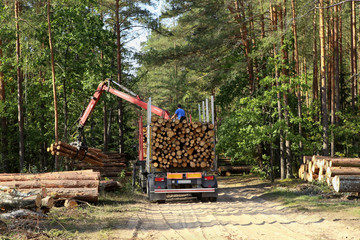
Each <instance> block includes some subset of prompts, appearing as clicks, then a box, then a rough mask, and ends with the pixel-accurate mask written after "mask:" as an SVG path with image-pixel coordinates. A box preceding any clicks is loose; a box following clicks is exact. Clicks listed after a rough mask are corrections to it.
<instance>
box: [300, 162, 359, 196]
mask: <svg viewBox="0 0 360 240" xmlns="http://www.w3.org/2000/svg"><path fill="white" fill-rule="evenodd" d="M298 174H299V178H300V179H302V180H306V181H309V182H312V181H320V182H326V183H327V184H328V185H329V186H333V188H334V190H335V191H336V192H360V158H345V157H327V156H312V157H311V156H304V158H303V164H301V166H300V168H299V172H298Z"/></svg>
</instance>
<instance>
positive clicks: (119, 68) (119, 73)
mask: <svg viewBox="0 0 360 240" xmlns="http://www.w3.org/2000/svg"><path fill="white" fill-rule="evenodd" d="M115 14H116V16H115V20H116V45H117V51H116V54H117V56H116V58H117V80H118V83H119V84H122V66H121V42H120V38H121V36H120V34H121V32H120V20H119V0H116V9H115ZM123 115H124V108H123V104H122V99H119V101H118V124H119V153H123V152H124V136H123V135H124V133H123V128H124V126H123V118H124V116H123Z"/></svg>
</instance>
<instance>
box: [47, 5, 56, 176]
mask: <svg viewBox="0 0 360 240" xmlns="http://www.w3.org/2000/svg"><path fill="white" fill-rule="evenodd" d="M47 20H48V34H49V47H50V55H51V75H52V85H53V96H54V119H55V142H58V141H59V133H58V129H59V126H58V122H59V121H58V108H57V97H56V82H55V61H54V49H53V44H52V38H51V20H50V0H48V2H47ZM58 159H59V158H58V157H57V156H55V170H57V169H58V168H59V161H58Z"/></svg>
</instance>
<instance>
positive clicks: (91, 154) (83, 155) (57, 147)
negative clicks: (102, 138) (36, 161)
mask: <svg viewBox="0 0 360 240" xmlns="http://www.w3.org/2000/svg"><path fill="white" fill-rule="evenodd" d="M47 151H48V152H50V153H51V155H57V156H62V157H66V158H70V159H76V160H79V161H84V162H87V163H89V164H91V165H95V166H100V167H102V166H104V163H103V161H102V159H104V158H106V157H107V155H105V154H103V153H102V152H101V150H100V151H99V149H96V148H88V150H87V151H86V150H85V149H78V148H77V147H75V146H72V145H70V144H67V143H64V142H61V141H59V142H56V143H53V144H51V146H50V147H49V148H48V149H47Z"/></svg>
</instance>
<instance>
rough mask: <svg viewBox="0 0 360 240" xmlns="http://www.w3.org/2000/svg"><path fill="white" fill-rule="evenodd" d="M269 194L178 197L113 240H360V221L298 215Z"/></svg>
mask: <svg viewBox="0 0 360 240" xmlns="http://www.w3.org/2000/svg"><path fill="white" fill-rule="evenodd" d="M267 188H268V186H267V185H266V184H261V183H259V182H256V181H254V180H252V181H251V182H248V183H245V182H243V181H242V182H239V180H236V179H232V180H230V182H229V181H226V182H225V181H220V189H221V190H220V194H219V198H218V202H216V203H201V202H199V201H198V200H196V198H192V197H185V198H179V197H175V196H174V197H171V198H170V199H169V200H167V202H166V203H165V204H150V203H149V204H146V205H145V206H144V208H143V210H141V211H139V212H136V213H135V214H133V215H132V217H130V218H129V219H128V220H127V221H126V222H124V225H122V226H119V228H118V229H117V230H116V231H115V232H116V233H114V234H113V235H112V236H111V237H110V239H276V240H279V239H287V240H288V239H301V240H304V239H334V240H335V239H336V240H338V239H360V219H348V218H346V216H343V217H342V218H341V217H340V218H339V216H336V217H334V216H332V215H325V214H324V216H322V215H320V214H315V213H314V214H312V213H308V212H306V213H302V212H296V211H294V210H290V209H288V208H285V207H284V206H283V205H282V204H280V203H278V202H273V201H266V200H264V199H263V198H262V197H261V196H262V195H263V194H264V191H265V190H266V189H267ZM351 221H352V222H353V224H349V223H351Z"/></svg>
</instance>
